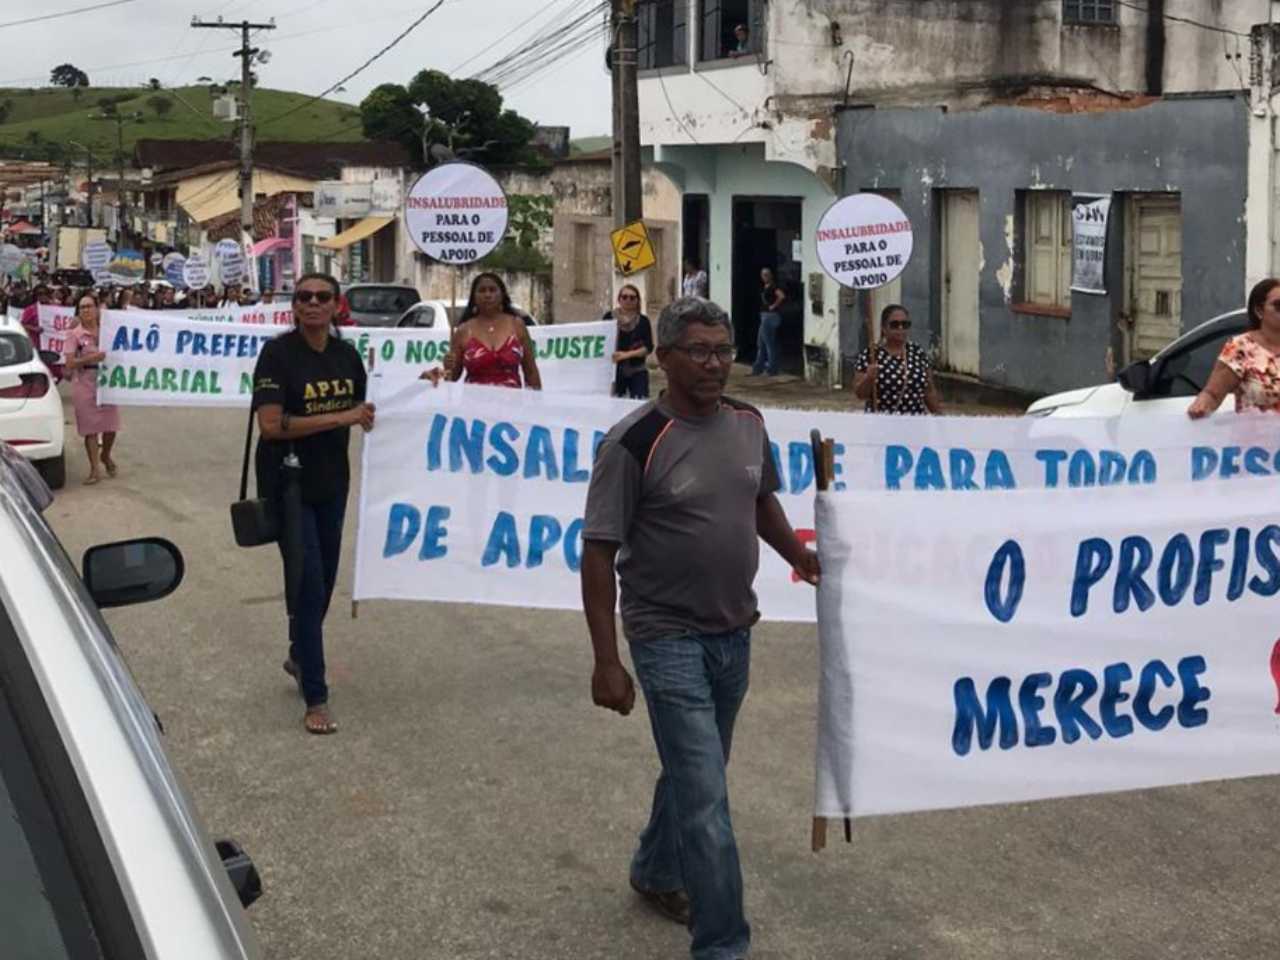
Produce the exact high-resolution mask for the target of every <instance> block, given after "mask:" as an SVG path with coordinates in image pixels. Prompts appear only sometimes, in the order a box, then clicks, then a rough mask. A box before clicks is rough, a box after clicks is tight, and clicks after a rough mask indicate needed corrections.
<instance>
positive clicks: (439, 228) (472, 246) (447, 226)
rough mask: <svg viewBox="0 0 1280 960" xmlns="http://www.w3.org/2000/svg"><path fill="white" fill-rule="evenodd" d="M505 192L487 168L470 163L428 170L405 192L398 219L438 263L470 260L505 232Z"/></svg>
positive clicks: (484, 253)
mask: <svg viewBox="0 0 1280 960" xmlns="http://www.w3.org/2000/svg"><path fill="white" fill-rule="evenodd" d="M507 217H508V211H507V195H506V194H505V193H504V192H503V190H502V187H501V186H500V185H499V184H498V181H497V180H495V179H494V178H493V177H492V176H491V175H490V174H489V173H488V171H486V170H484V169H483V168H481V167H478V166H476V165H475V164H473V163H464V162H461V161H459V162H455V163H445V164H441V165H440V166H438V167H435V168H433V169H431V170H428V171H427V172H426V173H424V174H423V175H422V176H421V177H419V178H418V180H417V182H416V183H414V185H413V187H412V188H411V189H410V190H409V195H408V196H407V197H406V198H405V204H404V219H405V226H406V227H407V229H408V231H409V237H410V239H412V240H413V242H414V244H415V245H416V246H417V248H418V249H419V250H421V251H422V252H423V253H425V254H426V255H427V256H428V257H430V258H431V259H432V260H439V261H440V262H441V263H457V264H462V263H474V262H475V261H477V260H479V259H481V258H482V257H485V256H488V255H489V254H490V253H492V252H493V250H494V248H495V247H497V246H498V244H499V243H501V242H502V238H503V237H504V236H505V235H506V232H507Z"/></svg>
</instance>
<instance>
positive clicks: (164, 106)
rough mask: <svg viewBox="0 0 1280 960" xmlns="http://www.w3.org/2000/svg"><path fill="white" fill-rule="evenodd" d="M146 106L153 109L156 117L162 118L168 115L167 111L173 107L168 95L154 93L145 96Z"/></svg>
mask: <svg viewBox="0 0 1280 960" xmlns="http://www.w3.org/2000/svg"><path fill="white" fill-rule="evenodd" d="M147 106H148V107H150V108H151V109H152V110H154V111H155V114H156V116H157V117H160V118H161V119H164V118H165V117H166V116H168V115H169V111H170V110H172V109H173V101H172V100H170V99H169V98H168V97H162V96H160V95H159V94H156V95H155V96H153V97H148V98H147Z"/></svg>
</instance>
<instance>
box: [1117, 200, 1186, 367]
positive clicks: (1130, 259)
mask: <svg viewBox="0 0 1280 960" xmlns="http://www.w3.org/2000/svg"><path fill="white" fill-rule="evenodd" d="M1125 213H1126V217H1125V220H1126V222H1127V223H1128V224H1129V231H1128V233H1129V236H1128V244H1127V246H1128V251H1127V254H1128V255H1127V257H1126V261H1127V263H1128V268H1129V269H1128V271H1127V272H1128V277H1127V280H1128V284H1127V286H1128V291H1127V294H1128V295H1127V297H1126V300H1127V301H1128V304H1129V309H1128V315H1129V323H1130V326H1129V341H1128V357H1127V358H1126V360H1127V361H1128V362H1130V363H1132V362H1133V361H1134V360H1144V359H1146V358H1147V357H1151V356H1154V355H1155V354H1156V353H1158V352H1159V351H1160V350H1161V349H1163V348H1164V347H1165V346H1167V345H1168V344H1169V343H1171V342H1172V341H1173V340H1175V339H1177V337H1178V335H1179V334H1180V333H1181V332H1182V200H1181V198H1180V197H1179V196H1178V195H1177V194H1134V195H1131V196H1130V197H1129V202H1128V209H1127V210H1126V211H1125Z"/></svg>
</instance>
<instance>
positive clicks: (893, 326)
mask: <svg viewBox="0 0 1280 960" xmlns="http://www.w3.org/2000/svg"><path fill="white" fill-rule="evenodd" d="M885 327H886V328H887V329H889V330H910V329H911V321H910V320H890V321H889V322H888V323H886V324H885Z"/></svg>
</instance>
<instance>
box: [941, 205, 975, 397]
mask: <svg viewBox="0 0 1280 960" xmlns="http://www.w3.org/2000/svg"><path fill="white" fill-rule="evenodd" d="M938 206H939V208H940V210H941V213H942V259H941V266H942V276H941V277H940V278H939V280H940V281H941V283H940V286H941V289H942V324H941V330H942V365H943V367H944V368H945V369H947V370H951V371H953V372H955V373H967V374H970V375H972V376H975V377H976V376H977V375H978V370H979V360H980V356H979V352H978V348H979V329H978V318H979V311H978V278H979V273H980V270H981V266H980V262H979V257H980V253H979V242H978V222H979V221H978V191H977V190H939V191H938Z"/></svg>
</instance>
